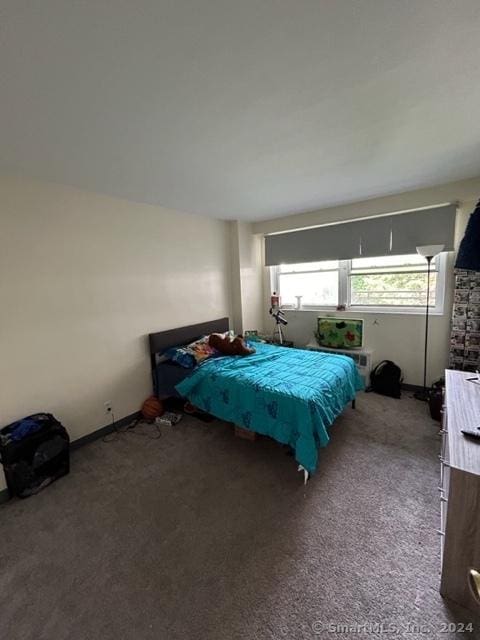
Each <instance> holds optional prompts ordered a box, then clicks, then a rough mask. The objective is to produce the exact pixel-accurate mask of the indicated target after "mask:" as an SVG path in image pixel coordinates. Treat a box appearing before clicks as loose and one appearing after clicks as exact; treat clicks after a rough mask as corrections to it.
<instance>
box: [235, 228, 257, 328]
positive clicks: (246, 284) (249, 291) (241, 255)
mask: <svg viewBox="0 0 480 640" xmlns="http://www.w3.org/2000/svg"><path fill="white" fill-rule="evenodd" d="M230 229H231V254H232V284H231V286H232V313H233V328H234V329H235V331H236V332H237V333H243V332H244V331H248V330H251V329H262V326H263V273H262V271H263V266H262V265H263V255H262V247H263V239H262V237H261V236H258V235H254V234H253V233H252V225H251V223H249V222H239V221H237V220H235V221H233V222H232V223H231V225H230Z"/></svg>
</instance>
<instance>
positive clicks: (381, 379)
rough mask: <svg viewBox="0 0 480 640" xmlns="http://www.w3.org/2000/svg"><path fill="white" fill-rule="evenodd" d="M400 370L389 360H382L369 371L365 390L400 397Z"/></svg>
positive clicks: (401, 379)
mask: <svg viewBox="0 0 480 640" xmlns="http://www.w3.org/2000/svg"><path fill="white" fill-rule="evenodd" d="M402 381H403V378H402V370H401V369H400V367H399V366H398V365H396V364H395V363H394V362H392V361H391V360H383V361H382V362H380V363H379V364H377V366H376V367H375V368H374V369H373V370H372V372H371V373H370V386H369V387H368V389H367V391H375V393H380V394H381V395H382V396H389V397H390V398H400V395H401V385H402Z"/></svg>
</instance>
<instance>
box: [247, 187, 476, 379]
mask: <svg viewBox="0 0 480 640" xmlns="http://www.w3.org/2000/svg"><path fill="white" fill-rule="evenodd" d="M475 190H476V194H477V195H476V196H474V195H473V194H474V193H475ZM479 197H480V179H475V180H468V181H461V182H459V183H450V184H449V185H443V186H441V187H436V188H432V189H428V190H427V189H423V190H420V191H418V192H409V193H406V194H398V195H395V196H390V197H388V198H378V199H377V200H375V201H368V202H360V203H357V204H353V205H346V206H340V207H335V208H329V209H328V210H327V209H326V210H324V211H323V212H322V210H320V211H316V212H312V213H309V214H300V215H296V216H289V217H288V218H287V219H286V218H277V219H275V220H269V221H265V222H258V223H255V224H254V225H253V228H254V231H256V232H259V231H262V232H263V233H267V232H275V231H281V230H286V229H294V228H301V227H303V226H308V225H312V224H317V225H318V224H321V223H322V222H335V221H341V220H348V219H354V218H355V217H361V216H362V215H363V216H365V215H366V214H367V211H372V212H374V213H377V214H378V213H387V212H389V211H390V212H392V211H399V210H404V209H415V208H417V207H422V206H427V203H428V204H430V205H432V204H438V203H441V202H452V201H457V202H458V203H459V205H460V206H459V209H458V212H457V222H456V229H455V246H456V247H458V245H459V242H460V241H461V239H462V237H463V233H464V231H465V226H466V223H467V220H468V217H469V215H470V213H471V212H472V211H473V209H474V207H475V204H476V201H477V200H476V199H474V198H477V199H478V198H479ZM453 264H454V254H450V255H449V259H448V267H447V280H446V294H445V306H444V314H443V315H442V316H431V319H430V325H429V366H428V381H429V382H432V381H433V380H435V379H437V378H439V377H440V376H441V375H443V372H444V369H445V367H446V366H447V364H448V351H449V336H450V316H451V307H452V293H453ZM264 290H265V293H266V295H268V294H269V291H270V279H269V275H268V270H267V269H265V270H264ZM286 313H287V319H288V321H289V324H288V327H287V328H286V331H285V333H286V336H287V338H288V339H291V340H293V341H294V342H295V343H296V344H297V345H299V346H303V345H305V344H307V343H308V342H309V341H310V340H311V339H312V338H313V332H314V331H315V328H316V319H317V316H318V315H321V314H320V313H319V312H317V311H287V312H286ZM335 315H338V316H351V317H355V318H363V319H364V320H365V345H366V346H367V347H369V348H370V349H373V350H374V355H373V361H374V363H375V362H379V361H381V360H384V359H389V360H394V361H395V362H396V363H397V364H398V365H399V366H400V367H401V368H402V370H403V374H404V380H405V382H406V383H409V384H415V385H421V384H423V350H424V338H425V318H424V316H423V315H406V314H403V315H402V314H371V313H367V314H359V313H357V312H352V313H346V312H338V313H337V314H335ZM264 326H265V330H266V331H267V332H268V333H271V332H272V330H273V322H272V319H271V317H270V316H269V315H268V313H267V311H265V312H264Z"/></svg>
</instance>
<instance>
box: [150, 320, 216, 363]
mask: <svg viewBox="0 0 480 640" xmlns="http://www.w3.org/2000/svg"><path fill="white" fill-rule="evenodd" d="M228 325H229V320H228V318H219V319H218V320H210V321H209V322H200V324H191V325H189V326H187V327H179V328H178V329H169V330H168V331H160V332H159V333H150V334H149V336H148V340H149V345H150V360H151V363H152V371H153V370H154V369H155V365H156V354H157V353H162V352H163V351H166V350H167V349H169V348H170V347H175V346H177V345H180V344H188V343H189V342H193V341H194V340H196V339H197V338H200V337H201V336H205V335H208V334H209V333H223V332H224V331H228V329H229V326H228Z"/></svg>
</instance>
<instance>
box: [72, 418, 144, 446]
mask: <svg viewBox="0 0 480 640" xmlns="http://www.w3.org/2000/svg"><path fill="white" fill-rule="evenodd" d="M141 415H142V414H141V413H140V411H135V413H131V414H130V415H129V416H125V417H124V418H120V420H116V421H115V422H111V423H110V424H107V425H105V426H104V427H100V428H99V429H96V430H95V431H92V432H91V433H87V435H86V436H82V437H81V438H77V439H76V440H73V442H71V443H70V450H71V451H75V449H78V448H80V447H83V445H84V444H89V443H90V442H94V441H95V440H98V439H99V438H103V437H104V436H106V435H108V434H109V433H112V431H115V430H116V429H121V428H122V427H126V426H127V425H129V424H130V423H131V422H133V421H134V420H138V418H140V416H141Z"/></svg>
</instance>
